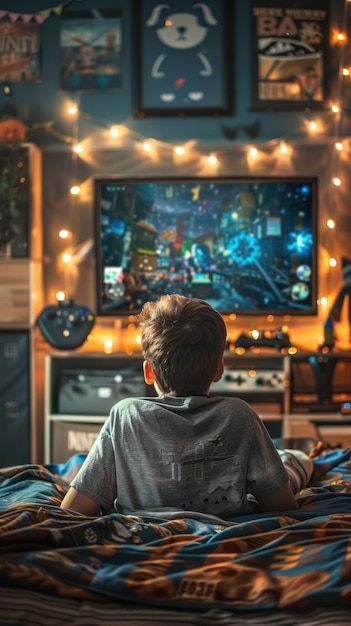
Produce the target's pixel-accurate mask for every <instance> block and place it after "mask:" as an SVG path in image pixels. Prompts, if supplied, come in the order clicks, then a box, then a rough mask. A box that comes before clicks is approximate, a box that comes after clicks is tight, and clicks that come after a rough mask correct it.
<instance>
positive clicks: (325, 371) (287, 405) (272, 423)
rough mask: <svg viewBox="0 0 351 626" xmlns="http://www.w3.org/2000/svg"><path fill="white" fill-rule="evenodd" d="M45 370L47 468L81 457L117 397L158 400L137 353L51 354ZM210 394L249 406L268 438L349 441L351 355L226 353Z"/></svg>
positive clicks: (350, 434) (350, 425)
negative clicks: (152, 398) (293, 437)
mask: <svg viewBox="0 0 351 626" xmlns="http://www.w3.org/2000/svg"><path fill="white" fill-rule="evenodd" d="M45 371H46V386H45V387H46V388H45V462H46V463H63V462H65V461H67V459H68V458H69V457H70V456H72V455H73V454H76V453H86V452H87V451H88V450H89V449H90V447H91V445H92V443H93V442H94V440H95V438H96V436H97V434H98V432H99V430H100V428H101V426H102V424H103V423H104V421H105V420H106V418H107V416H108V414H109V411H110V408H111V406H112V405H113V404H114V403H115V402H117V401H118V400H120V399H121V398H124V397H128V396H133V395H134V396H149V395H155V392H154V390H153V387H150V386H149V385H146V384H145V382H144V379H143V373H142V356H141V354H137V355H133V356H128V355H125V354H120V355H113V356H112V355H104V354H91V353H80V354H77V353H75V354H72V353H70V352H53V353H49V354H47V356H46V368H45ZM211 394H216V395H227V396H239V397H241V398H242V399H243V400H246V401H247V402H249V404H250V405H251V406H252V407H253V408H254V409H255V410H256V411H257V413H258V414H259V416H260V417H261V419H262V420H263V421H264V423H265V424H266V426H267V429H268V431H269V432H270V434H271V436H272V437H290V436H313V437H319V438H320V437H322V435H321V433H322V432H323V434H324V433H325V434H324V438H326V439H327V440H328V441H331V442H332V443H338V442H339V441H340V438H342V439H343V440H347V438H348V437H349V438H351V352H345V353H343V352H340V353H333V352H330V353H328V354H320V353H297V354H296V355H294V356H287V355H283V354H281V353H277V352H272V351H271V352H266V353H263V352H260V353H258V354H256V353H253V352H250V351H247V352H246V353H245V354H244V355H241V356H239V355H236V354H232V353H229V352H228V353H226V354H225V370H224V373H223V376H222V378H221V380H220V381H219V382H217V383H214V384H213V385H212V387H211ZM347 445H351V441H350V444H347Z"/></svg>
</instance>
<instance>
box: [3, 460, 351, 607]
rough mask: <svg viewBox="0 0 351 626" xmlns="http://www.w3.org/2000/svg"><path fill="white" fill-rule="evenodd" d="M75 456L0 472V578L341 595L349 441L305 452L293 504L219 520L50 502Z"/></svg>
mask: <svg viewBox="0 0 351 626" xmlns="http://www.w3.org/2000/svg"><path fill="white" fill-rule="evenodd" d="M83 460H84V457H82V456H81V455H80V456H75V457H73V458H72V459H70V461H69V462H68V463H67V464H65V465H46V466H44V465H23V466H18V467H10V468H5V469H3V470H1V471H0V587H13V588H19V589H27V590H28V589H31V590H37V591H41V592H44V593H46V594H49V595H53V596H58V597H66V598H76V599H93V600H95V601H106V599H107V598H110V599H116V600H118V601H129V602H132V603H133V604H144V605H146V604H147V605H154V606H159V607H160V606H163V607H177V608H181V607H183V608H192V609H200V608H202V609H203V608H204V607H208V608H209V607H212V608H222V609H231V610H233V609H235V610H236V611H238V610H241V611H247V610H253V609H255V610H260V609H272V608H280V609H286V608H289V607H293V608H301V609H303V608H306V609H310V608H311V607H320V606H326V605H334V606H335V605H344V606H350V605H351V450H334V451H330V452H324V453H322V454H320V456H317V457H316V458H314V472H313V476H312V480H311V482H310V484H309V486H308V487H307V488H306V489H304V490H303V491H301V492H300V493H299V494H298V499H299V509H298V510H297V511H294V512H292V513H289V515H282V514H279V515H275V514H264V515H257V514H256V515H251V516H245V517H243V516H240V517H236V518H234V519H232V520H230V521H229V522H228V521H226V522H224V521H223V522H221V520H218V522H211V521H208V520H206V519H199V518H198V517H197V516H196V515H194V516H187V517H181V518H179V519H171V520H165V519H160V518H155V519H152V518H141V517H137V516H123V515H118V514H113V515H107V516H104V517H96V518H92V517H87V516H84V515H81V514H78V513H72V512H68V511H64V510H61V509H60V508H59V505H60V502H61V500H62V498H63V495H64V494H65V492H66V490H67V487H68V481H69V480H70V478H71V477H72V475H73V474H74V473H75V472H76V471H77V469H78V468H79V466H80V465H81V463H82V461H83Z"/></svg>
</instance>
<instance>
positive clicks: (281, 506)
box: [257, 482, 299, 512]
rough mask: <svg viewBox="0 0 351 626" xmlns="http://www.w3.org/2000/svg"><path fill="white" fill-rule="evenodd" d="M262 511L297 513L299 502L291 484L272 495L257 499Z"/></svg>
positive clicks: (288, 483) (286, 484)
mask: <svg viewBox="0 0 351 626" xmlns="http://www.w3.org/2000/svg"><path fill="white" fill-rule="evenodd" d="M257 499H258V502H259V505H260V507H261V510H262V511H267V512H268V511H269V512H273V511H295V510H296V509H298V508H299V505H298V502H297V500H296V498H295V496H294V494H293V492H292V490H291V487H290V482H287V483H285V485H283V486H282V487H280V489H278V490H277V491H275V492H274V493H271V494H270V495H266V496H262V497H260V498H257Z"/></svg>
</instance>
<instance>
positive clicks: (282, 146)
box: [280, 143, 289, 154]
mask: <svg viewBox="0 0 351 626" xmlns="http://www.w3.org/2000/svg"><path fill="white" fill-rule="evenodd" d="M280 152H281V153H282V154H288V152H289V148H288V146H287V145H286V143H281V144H280Z"/></svg>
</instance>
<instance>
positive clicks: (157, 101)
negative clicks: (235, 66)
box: [133, 0, 233, 117]
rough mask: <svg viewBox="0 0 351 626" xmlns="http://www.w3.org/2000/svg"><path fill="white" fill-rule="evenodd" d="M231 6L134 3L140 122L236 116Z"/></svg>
mask: <svg viewBox="0 0 351 626" xmlns="http://www.w3.org/2000/svg"><path fill="white" fill-rule="evenodd" d="M232 5H233V2H230V1H228V0H207V2H206V3H189V2H188V1H187V0H170V1H169V2H167V4H161V3H160V2H158V1H157V0H134V20H133V21H134V27H135V51H136V57H135V79H136V83H135V115H136V117H145V116H162V115H167V116H172V115H173V116H175V115H230V114H231V113H232V88H233V76H232V63H231V60H232V50H231V45H230V43H231V37H230V29H231V28H232V26H233V24H232V19H231V7H232Z"/></svg>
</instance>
